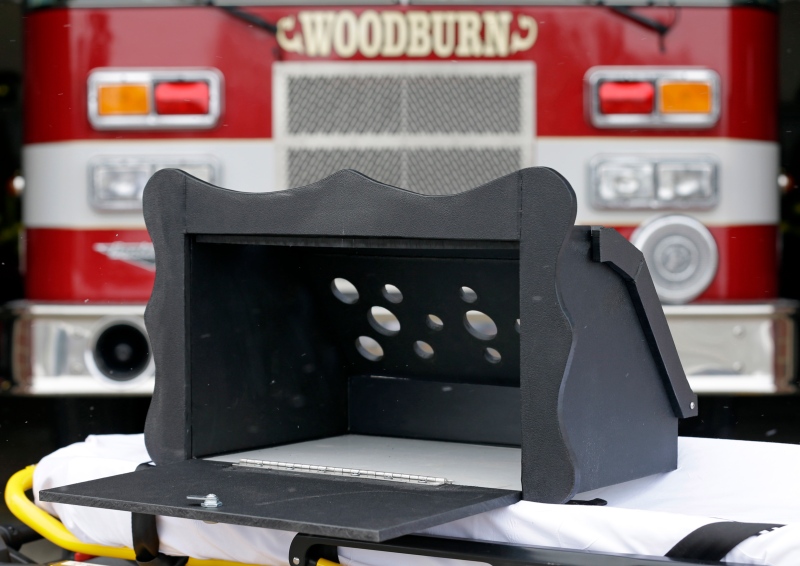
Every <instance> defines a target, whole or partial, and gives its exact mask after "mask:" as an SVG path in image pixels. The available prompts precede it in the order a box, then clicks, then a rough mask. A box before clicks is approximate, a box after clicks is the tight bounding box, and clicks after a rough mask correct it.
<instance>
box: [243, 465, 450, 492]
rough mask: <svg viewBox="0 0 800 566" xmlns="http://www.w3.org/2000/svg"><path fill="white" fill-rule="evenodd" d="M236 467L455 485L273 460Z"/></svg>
mask: <svg viewBox="0 0 800 566" xmlns="http://www.w3.org/2000/svg"><path fill="white" fill-rule="evenodd" d="M234 466H239V467H242V468H258V469H261V470H279V471H282V472H300V473H306V474H324V475H328V476H342V477H351V478H357V479H367V480H383V481H393V482H400V483H417V484H423V485H432V486H437V485H446V484H450V483H453V482H452V481H450V480H448V479H447V478H437V477H433V476H418V475H414V474H398V473H395V472H377V471H374V470H356V469H352V468H336V467H334V466H314V465H310V464H294V463H292V462H273V461H272V460H253V459H250V458H242V459H240V460H239V462H238V463H236V464H234Z"/></svg>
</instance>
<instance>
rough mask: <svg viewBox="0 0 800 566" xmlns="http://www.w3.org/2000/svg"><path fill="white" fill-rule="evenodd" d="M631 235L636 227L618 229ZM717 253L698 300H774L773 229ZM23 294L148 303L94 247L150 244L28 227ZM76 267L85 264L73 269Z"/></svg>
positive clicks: (134, 275)
mask: <svg viewBox="0 0 800 566" xmlns="http://www.w3.org/2000/svg"><path fill="white" fill-rule="evenodd" d="M617 229H618V230H619V231H620V232H621V233H622V234H623V235H624V236H626V237H630V234H631V233H632V232H633V230H634V229H635V227H631V226H627V227H618V228H617ZM709 230H710V231H711V233H712V234H713V236H714V239H715V240H716V242H717V246H718V247H719V252H720V262H719V270H718V272H717V277H716V278H715V279H714V281H713V282H712V284H711V286H710V287H709V288H708V289H707V290H706V291H705V292H704V293H703V294H702V295H701V296H700V297H699V299H698V300H700V301H704V300H705V301H728V300H742V301H749V300H769V299H773V298H775V296H776V292H777V273H776V271H775V269H774V268H773V267H774V265H775V263H776V255H777V245H776V243H777V228H776V227H775V226H728V227H710V228H709ZM27 240H28V255H29V261H28V272H27V294H28V298H29V299H31V300H41V301H71V302H83V301H85V300H86V299H88V300H89V301H91V302H146V301H147V300H148V299H149V298H150V292H151V290H152V287H153V277H154V272H153V271H150V270H147V269H143V268H142V267H138V266H135V265H131V264H129V263H126V262H123V261H119V260H111V259H109V258H108V257H106V256H105V255H103V254H101V253H99V252H97V251H95V250H94V249H93V246H94V244H96V243H111V242H115V241H119V242H149V241H150V239H149V238H148V236H147V232H146V231H144V230H54V229H39V228H37V229H30V230H28V232H27ZM76 265H81V266H84V268H83V269H75V266H76Z"/></svg>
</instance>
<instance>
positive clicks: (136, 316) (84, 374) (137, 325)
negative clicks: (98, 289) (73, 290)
mask: <svg viewBox="0 0 800 566" xmlns="http://www.w3.org/2000/svg"><path fill="white" fill-rule="evenodd" d="M144 309H145V305H68V304H48V303H31V302H18V303H12V304H10V305H7V306H6V307H5V308H4V313H3V314H4V316H3V320H4V322H3V332H4V333H5V334H6V336H5V343H6V344H8V345H9V346H10V347H9V349H10V358H11V361H10V364H7V365H8V366H9V367H10V373H11V381H10V383H11V387H10V390H11V393H16V394H21V395H150V394H152V392H153V384H154V381H155V367H154V364H153V361H152V356H150V353H149V342H148V341H147V338H146V336H147V334H146V332H145V329H144ZM120 326H123V327H125V328H126V329H127V330H128V331H129V332H134V333H135V332H136V331H141V334H142V335H143V336H144V341H145V343H146V345H147V350H148V351H147V356H148V358H147V361H146V362H145V363H143V364H141V368H137V370H136V371H135V372H133V373H131V374H130V375H128V374H126V375H119V374H117V375H114V374H113V373H114V372H113V371H111V372H109V371H108V368H105V367H100V366H102V365H103V364H102V363H99V362H98V359H97V356H96V353H95V352H96V349H97V346H98V339H99V337H100V336H102V334H103V332H104V331H107V330H108V329H110V328H112V327H120ZM109 373H110V374H111V375H109Z"/></svg>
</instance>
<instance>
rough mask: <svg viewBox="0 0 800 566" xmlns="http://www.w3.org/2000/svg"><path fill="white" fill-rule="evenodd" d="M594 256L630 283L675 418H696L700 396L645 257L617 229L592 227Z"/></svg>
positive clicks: (628, 284) (635, 304) (629, 287)
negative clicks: (680, 354)
mask: <svg viewBox="0 0 800 566" xmlns="http://www.w3.org/2000/svg"><path fill="white" fill-rule="evenodd" d="M592 256H593V258H594V260H595V261H600V262H603V263H606V264H608V265H609V266H611V268H612V269H614V271H616V272H617V273H618V274H619V275H620V276H621V277H622V279H623V280H624V281H625V283H626V284H627V286H628V290H629V292H630V296H631V300H632V301H633V306H634V308H635V309H636V313H637V315H638V316H639V322H640V324H641V327H642V330H643V331H644V334H645V336H646V337H647V341H648V343H649V344H650V351H651V353H652V355H653V360H654V361H655V362H656V365H657V367H658V371H659V374H660V375H661V379H662V380H663V381H664V388H665V389H666V391H667V394H668V395H669V398H670V402H671V403H672V408H673V410H674V412H675V416H677V417H680V418H687V417H696V416H697V410H698V408H697V395H695V393H694V392H693V391H692V389H691V387H690V386H689V382H688V381H687V379H686V374H685V373H684V371H683V366H682V365H681V360H680V358H679V357H678V350H677V349H676V348H675V342H673V341H672V334H671V333H670V331H669V326H668V325H667V320H666V318H665V317H664V311H663V310H662V309H661V302H660V301H659V299H658V293H657V292H656V288H655V285H654V284H653V280H652V278H651V277H650V271H649V270H648V269H647V263H645V261H644V255H643V254H642V252H640V251H639V250H638V249H636V248H635V247H634V246H633V244H631V243H630V242H629V241H628V240H626V239H625V238H623V237H622V235H621V234H620V233H619V232H617V231H616V230H614V229H611V228H603V227H601V226H592Z"/></svg>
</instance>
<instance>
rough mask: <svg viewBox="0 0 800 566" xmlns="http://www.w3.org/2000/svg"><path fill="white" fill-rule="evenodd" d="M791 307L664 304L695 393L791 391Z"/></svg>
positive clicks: (784, 304) (793, 337)
mask: <svg viewBox="0 0 800 566" xmlns="http://www.w3.org/2000/svg"><path fill="white" fill-rule="evenodd" d="M795 312H796V304H795V303H792V302H790V301H775V302H771V303H757V304H756V303H749V304H748V303H741V304H731V303H728V304H716V305H715V304H696V305H681V306H668V305H665V306H664V313H665V314H666V315H667V321H668V322H669V327H670V330H672V337H673V339H674V340H675V345H676V347H677V348H678V354H679V355H680V358H681V362H683V368H684V370H685V371H686V375H687V376H688V377H689V383H690V384H691V386H692V389H694V391H695V393H698V394H762V395H763V394H773V393H792V392H794V391H795V390H796V386H795V383H794V379H795V353H796V352H795V341H796V335H795V322H794V318H793V315H794V313H795Z"/></svg>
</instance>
